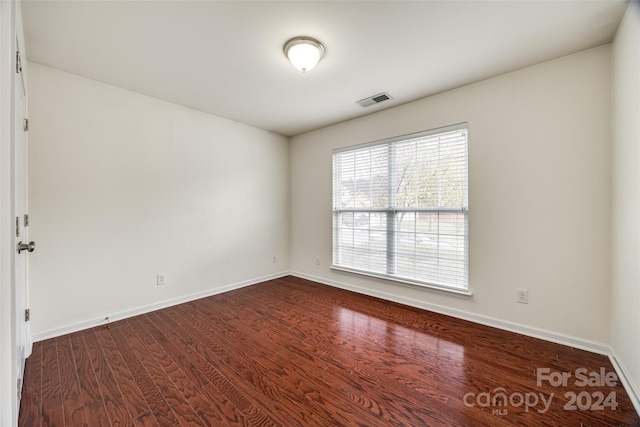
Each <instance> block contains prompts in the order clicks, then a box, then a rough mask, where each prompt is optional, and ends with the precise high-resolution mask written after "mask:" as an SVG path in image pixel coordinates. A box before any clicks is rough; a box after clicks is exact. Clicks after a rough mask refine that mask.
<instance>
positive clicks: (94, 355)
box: [82, 329, 134, 427]
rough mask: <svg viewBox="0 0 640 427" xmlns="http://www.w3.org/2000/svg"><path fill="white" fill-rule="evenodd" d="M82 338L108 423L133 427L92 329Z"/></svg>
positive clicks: (122, 426) (131, 419) (123, 400)
mask: <svg viewBox="0 0 640 427" xmlns="http://www.w3.org/2000/svg"><path fill="white" fill-rule="evenodd" d="M82 338H83V340H84V343H85V345H86V347H87V353H88V356H89V359H90V361H91V368H92V370H93V373H94V375H95V378H96V381H97V383H98V386H99V388H100V394H101V396H102V401H103V402H104V406H105V409H106V411H107V416H108V417H109V421H110V423H111V424H112V425H117V426H121V427H131V426H133V425H134V424H133V418H132V417H131V414H130V413H129V409H128V408H127V405H126V403H125V399H124V398H123V396H122V392H121V391H120V387H119V386H118V383H117V381H116V379H115V378H114V376H113V373H112V371H111V367H110V366H109V363H108V362H107V359H106V357H105V355H104V353H103V352H102V347H100V343H99V342H98V338H97V336H96V334H95V331H94V330H93V329H89V330H86V331H83V332H82Z"/></svg>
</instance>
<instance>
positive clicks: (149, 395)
mask: <svg viewBox="0 0 640 427" xmlns="http://www.w3.org/2000/svg"><path fill="white" fill-rule="evenodd" d="M109 333H110V334H111V337H112V338H113V341H114V342H115V344H116V346H117V347H118V350H119V351H120V353H121V354H122V358H123V360H124V361H125V363H126V364H127V366H128V367H129V370H130V371H131V375H133V378H134V379H135V382H136V384H137V385H138V386H139V388H140V391H141V392H142V395H143V396H144V398H145V401H146V402H147V405H149V409H151V413H152V414H153V416H154V417H155V419H156V421H157V422H158V424H159V425H161V426H167V427H168V426H173V425H176V424H178V419H177V418H176V416H175V414H174V413H173V411H172V409H171V407H170V406H169V404H168V403H167V401H166V399H165V398H164V396H163V395H162V391H161V390H160V388H159V387H158V386H156V384H155V383H154V382H153V380H152V379H151V377H150V376H149V373H148V372H147V370H146V369H145V367H144V365H143V364H142V362H141V361H140V360H139V359H138V357H137V356H136V354H135V352H134V349H133V348H132V347H131V344H130V343H129V340H128V337H127V335H125V334H124V333H123V331H122V330H121V328H120V327H119V326H118V323H112V324H111V327H110V328H109Z"/></svg>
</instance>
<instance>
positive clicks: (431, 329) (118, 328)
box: [19, 277, 640, 427]
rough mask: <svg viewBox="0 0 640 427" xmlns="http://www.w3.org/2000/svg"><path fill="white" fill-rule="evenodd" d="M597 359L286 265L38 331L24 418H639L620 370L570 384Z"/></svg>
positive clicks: (568, 422)
mask: <svg viewBox="0 0 640 427" xmlns="http://www.w3.org/2000/svg"><path fill="white" fill-rule="evenodd" d="M537 368H542V369H545V368H546V369H547V371H540V373H539V374H538V375H537V374H536V372H537V371H536V369H537ZM580 368H584V369H585V370H586V371H585V372H582V371H578V372H576V370H578V369H580ZM601 370H602V372H603V373H605V374H606V373H609V378H608V381H609V384H612V382H613V381H614V380H615V379H614V378H612V377H611V375H612V374H611V373H613V372H614V370H613V368H612V366H611V364H610V363H609V361H608V359H607V358H606V357H605V356H601V355H597V354H593V353H589V352H586V351H582V350H577V349H573V348H570V347H566V346H562V345H558V344H553V343H549V342H546V341H542V340H538V339H534V338H530V337H525V336H522V335H518V334H514V333H509V332H505V331H501V330H498V329H494V328H490V327H486V326H481V325H477V324H474V323H470V322H466V321H463V320H458V319H454V318H451V317H447V316H443V315H438V314H434V313H431V312H426V311H422V310H418V309H414V308H410V307H406V306H402V305H398V304H394V303H390V302H386V301H382V300H378V299H375V298H370V297H366V296H362V295H358V294H355V293H351V292H347V291H343V290H340V289H334V288H331V287H328V286H324V285H320V284H317V283H314V282H310V281H307V280H303V279H298V278H293V277H285V278H282V279H277V280H272V281H269V282H265V283H262V284H259V285H255V286H251V287H247V288H243V289H240V290H236V291H232V292H228V293H225V294H220V295H216V296H212V297H209V298H205V299H201V300H198V301H194V302H191V303H186V304H182V305H179V306H175V307H171V308H168V309H164V310H160V311H157V312H153V313H149V314H145V315H141V316H137V317H134V318H131V319H127V320H123V321H119V322H114V323H111V324H109V325H106V326H101V327H96V328H93V329H89V330H85V331H81V332H77V333H73V334H70V335H65V336H62V337H58V338H55V339H50V340H47V341H43V342H38V343H36V344H35V345H34V349H33V354H32V355H31V357H29V359H28V360H27V366H26V374H25V381H24V387H23V396H22V401H21V405H22V406H21V409H20V421H19V426H23V427H32V426H61V427H62V426H76V425H86V426H90V427H94V426H134V425H135V426H191V425H194V426H201V425H208V426H235V425H243V426H323V427H326V426H339V425H345V426H385V425H392V426H399V425H402V426H511V425H516V426H618V425H625V426H640V418H639V417H638V414H637V413H636V412H635V411H634V409H633V406H632V405H631V403H630V401H629V398H628V396H627V394H626V393H625V391H624V389H623V387H622V386H621V384H620V381H616V382H617V385H615V386H610V385H606V384H604V385H603V383H602V382H600V383H598V385H595V384H594V383H592V384H591V386H587V387H580V386H579V385H580V384H581V383H582V377H583V376H587V377H589V378H591V380H592V381H593V382H595V381H596V375H595V374H593V373H598V375H600V372H601ZM563 372H568V373H570V374H571V377H570V378H568V381H567V384H566V385H564V386H563V385H558V386H554V385H557V383H554V380H556V379H558V378H560V375H561V373H563ZM538 377H540V380H541V381H538ZM565 393H568V394H566V395H565ZM571 393H575V396H576V399H575V400H576V401H575V402H571ZM601 396H602V398H601ZM606 397H609V399H608V400H605V398H606ZM614 399H615V401H614ZM572 403H573V404H574V405H573V407H575V408H576V409H575V410H569V409H570V408H571V407H572V406H569V408H567V407H565V406H566V405H567V404H569V405H571V404H572ZM503 404H505V406H503ZM614 404H617V407H616V408H615V409H614V408H612V406H614ZM547 405H548V406H547ZM592 405H596V406H592ZM599 407H601V408H600V409H599ZM580 408H582V409H580Z"/></svg>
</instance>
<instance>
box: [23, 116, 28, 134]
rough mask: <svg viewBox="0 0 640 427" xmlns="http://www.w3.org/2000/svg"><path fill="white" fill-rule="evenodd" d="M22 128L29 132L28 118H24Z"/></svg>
mask: <svg viewBox="0 0 640 427" xmlns="http://www.w3.org/2000/svg"><path fill="white" fill-rule="evenodd" d="M22 130H24V131H25V132H29V119H24V122H23V124H22Z"/></svg>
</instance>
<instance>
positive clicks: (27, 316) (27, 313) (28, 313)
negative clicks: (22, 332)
mask: <svg viewBox="0 0 640 427" xmlns="http://www.w3.org/2000/svg"><path fill="white" fill-rule="evenodd" d="M29 320H31V310H30V309H28V308H27V309H26V310H25V311H24V321H25V322H28V321H29Z"/></svg>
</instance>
